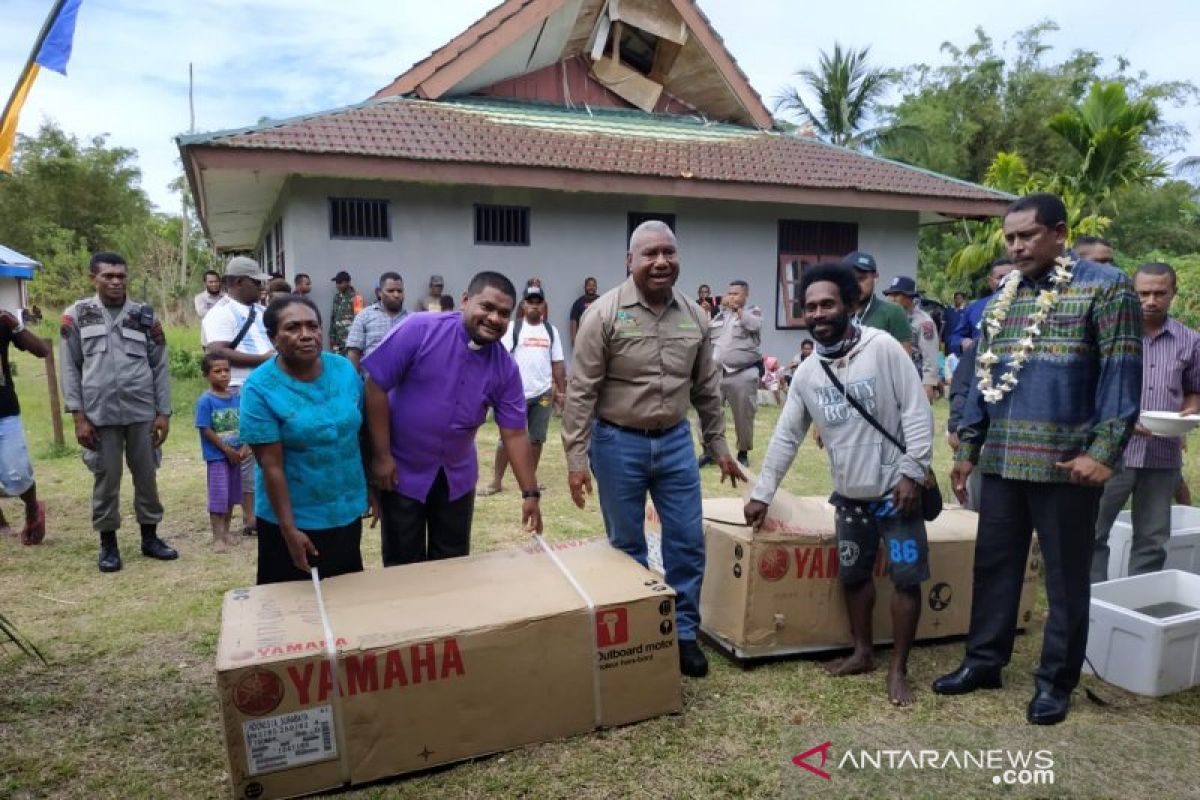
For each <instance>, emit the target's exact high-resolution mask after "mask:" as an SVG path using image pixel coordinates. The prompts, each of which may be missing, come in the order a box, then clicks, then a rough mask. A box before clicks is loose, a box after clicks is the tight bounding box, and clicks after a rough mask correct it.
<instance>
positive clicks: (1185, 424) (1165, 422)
mask: <svg viewBox="0 0 1200 800" xmlns="http://www.w3.org/2000/svg"><path fill="white" fill-rule="evenodd" d="M1140 422H1141V423H1142V424H1143V425H1145V426H1146V428H1147V429H1148V430H1149V431H1150V432H1151V433H1153V434H1154V435H1155V436H1184V435H1186V434H1187V433H1188V432H1190V431H1191V430H1192V429H1193V428H1195V427H1196V426H1197V425H1200V415H1196V416H1187V417H1181V416H1180V415H1179V412H1178V411H1143V412H1142V416H1141V418H1140Z"/></svg>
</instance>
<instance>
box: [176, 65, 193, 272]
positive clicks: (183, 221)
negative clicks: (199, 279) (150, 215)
mask: <svg viewBox="0 0 1200 800" xmlns="http://www.w3.org/2000/svg"><path fill="white" fill-rule="evenodd" d="M193 86H194V82H193V78H192V62H190V61H189V62H188V133H195V132H196V104H195V101H194V99H193ZM184 170H185V173H186V170H187V167H186V165H185V166H184ZM179 231H180V233H179V238H180V242H179V283H180V285H182V286H187V283H188V246H189V245H190V244H191V241H192V237H191V232H192V225H191V221H190V220H189V219H188V208H187V175H186V174H185V175H184V180H183V185H182V186H181V187H180V189H179Z"/></svg>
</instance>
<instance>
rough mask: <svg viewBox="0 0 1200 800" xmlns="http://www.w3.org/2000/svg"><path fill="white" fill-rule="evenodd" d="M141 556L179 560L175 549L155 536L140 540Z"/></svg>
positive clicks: (160, 559) (161, 559)
mask: <svg viewBox="0 0 1200 800" xmlns="http://www.w3.org/2000/svg"><path fill="white" fill-rule="evenodd" d="M142 555H144V556H146V557H147V558H157V559H158V560H159V561H174V560H175V559H177V558H179V553H177V552H175V548H173V547H171V546H170V545H168V544H167V543H166V542H164V541H163V540H162V539H160V538H158V537H157V536H155V537H153V538H150V539H142ZM102 569H103V568H102Z"/></svg>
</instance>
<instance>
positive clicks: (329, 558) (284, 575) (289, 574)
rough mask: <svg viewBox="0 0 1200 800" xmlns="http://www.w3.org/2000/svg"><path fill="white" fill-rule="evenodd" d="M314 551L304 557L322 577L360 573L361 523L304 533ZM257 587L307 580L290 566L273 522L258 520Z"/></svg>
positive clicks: (280, 531)
mask: <svg viewBox="0 0 1200 800" xmlns="http://www.w3.org/2000/svg"><path fill="white" fill-rule="evenodd" d="M304 533H306V534H307V535H308V538H309V539H311V540H312V543H313V545H315V546H316V548H317V553H318V555H316V556H312V555H310V556H309V557H308V563H309V566H313V567H316V568H317V573H318V574H319V575H320V576H321V578H322V579H324V578H332V577H333V576H335V575H345V574H346V573H347V572H362V569H363V563H362V520H361V519H356V520H354V521H353V522H351V523H350V524H349V525H343V526H342V527H340V528H325V529H324V530H319V531H304ZM257 538H258V584H259V585H260V586H261V585H262V584H264V583H284V582H285V581H306V580H309V575H308V573H307V572H301V571H300V570H298V569H297V568H296V565H295V564H293V563H292V557H291V555H290V554H289V553H288V549H287V543H286V542H285V541H284V540H283V531H282V530H280V528H279V526H278V525H276V524H275V523H274V522H268V521H267V520H265V519H263V518H262V517H259V519H258V537H257Z"/></svg>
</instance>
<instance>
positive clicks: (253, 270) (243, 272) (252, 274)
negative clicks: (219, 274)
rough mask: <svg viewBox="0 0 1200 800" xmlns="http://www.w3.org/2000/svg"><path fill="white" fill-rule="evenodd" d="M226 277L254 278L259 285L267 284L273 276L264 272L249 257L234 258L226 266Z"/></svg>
mask: <svg viewBox="0 0 1200 800" xmlns="http://www.w3.org/2000/svg"><path fill="white" fill-rule="evenodd" d="M225 275H226V277H235V278H253V279H254V280H256V281H258V282H259V283H266V282H267V281H269V280H271V276H270V275H268V274H267V273H265V272H263V271H262V268H261V267H259V266H258V262H257V261H255V260H254V259H253V258H250V257H249V256H234V257H233V258H231V259H229V263H228V264H226V265H225Z"/></svg>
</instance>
